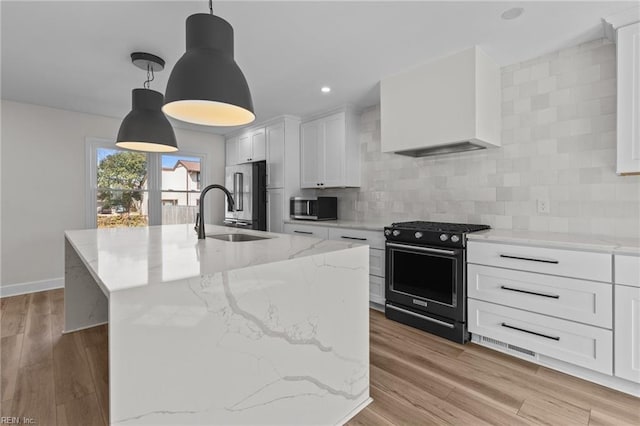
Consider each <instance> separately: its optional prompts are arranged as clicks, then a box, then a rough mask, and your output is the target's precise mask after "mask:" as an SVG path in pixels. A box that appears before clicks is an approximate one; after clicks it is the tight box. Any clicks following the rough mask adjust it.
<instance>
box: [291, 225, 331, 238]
mask: <svg viewBox="0 0 640 426" xmlns="http://www.w3.org/2000/svg"><path fill="white" fill-rule="evenodd" d="M284 232H285V234H293V235H299V236H301V237H313V238H322V239H323V240H328V239H329V229H328V228H326V227H323V226H315V225H298V224H292V223H285V224H284Z"/></svg>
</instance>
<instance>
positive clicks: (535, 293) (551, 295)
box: [500, 285, 560, 299]
mask: <svg viewBox="0 0 640 426" xmlns="http://www.w3.org/2000/svg"><path fill="white" fill-rule="evenodd" d="M500 288H501V289H503V290H509V291H517V292H518V293H527V294H533V295H534V296H541V297H548V298H551V299H560V295H558V294H546V293H538V292H535V291H529V290H523V289H521V288H513V287H507V286H506V285H501V286H500Z"/></svg>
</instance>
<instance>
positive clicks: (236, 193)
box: [233, 172, 243, 212]
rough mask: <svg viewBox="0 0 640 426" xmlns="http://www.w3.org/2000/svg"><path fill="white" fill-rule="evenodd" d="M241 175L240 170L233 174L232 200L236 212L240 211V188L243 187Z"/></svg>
mask: <svg viewBox="0 0 640 426" xmlns="http://www.w3.org/2000/svg"><path fill="white" fill-rule="evenodd" d="M242 180H243V175H242V173H240V172H235V173H234V174H233V201H235V203H236V205H235V207H236V208H235V210H236V211H238V212H241V211H242V208H243V206H242V201H243V200H242V198H243V197H242V195H243V194H242V188H243V182H242Z"/></svg>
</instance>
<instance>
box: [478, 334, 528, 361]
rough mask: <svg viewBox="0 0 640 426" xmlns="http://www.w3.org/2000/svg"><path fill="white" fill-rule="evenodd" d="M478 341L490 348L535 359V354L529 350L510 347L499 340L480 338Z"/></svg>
mask: <svg viewBox="0 0 640 426" xmlns="http://www.w3.org/2000/svg"><path fill="white" fill-rule="evenodd" d="M480 340H481V341H482V342H483V343H489V344H490V345H491V346H498V347H500V348H502V349H505V350H508V351H514V352H518V353H520V354H523V355H527V356H530V357H531V358H535V357H536V353H535V352H533V351H530V350H529V349H524V348H521V347H519V346H514V345H510V344H508V343H504V342H501V341H500V340H496V339H492V338H491V337H485V336H482V337H481V339H480Z"/></svg>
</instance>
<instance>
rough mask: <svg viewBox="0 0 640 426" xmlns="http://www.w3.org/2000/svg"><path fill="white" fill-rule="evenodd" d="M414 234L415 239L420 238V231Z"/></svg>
mask: <svg viewBox="0 0 640 426" xmlns="http://www.w3.org/2000/svg"><path fill="white" fill-rule="evenodd" d="M414 235H415V237H416V238H417V239H420V238H422V232H416V233H415V234H414Z"/></svg>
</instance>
